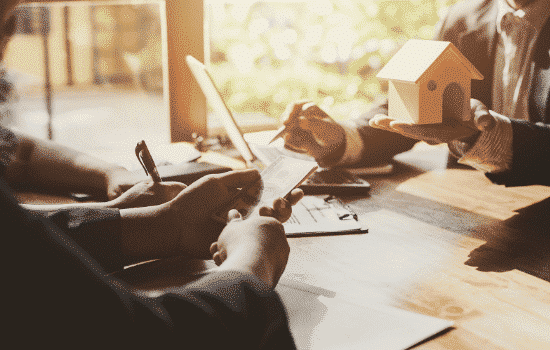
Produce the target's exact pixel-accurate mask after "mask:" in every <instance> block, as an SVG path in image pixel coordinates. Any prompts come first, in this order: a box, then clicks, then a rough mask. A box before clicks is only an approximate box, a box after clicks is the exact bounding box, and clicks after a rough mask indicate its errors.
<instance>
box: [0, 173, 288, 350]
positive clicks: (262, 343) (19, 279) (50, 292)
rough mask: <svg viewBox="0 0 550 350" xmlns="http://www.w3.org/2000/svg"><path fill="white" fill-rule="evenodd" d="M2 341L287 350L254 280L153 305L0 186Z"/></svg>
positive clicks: (284, 334)
mask: <svg viewBox="0 0 550 350" xmlns="http://www.w3.org/2000/svg"><path fill="white" fill-rule="evenodd" d="M0 219H1V220H2V222H3V230H2V233H3V235H2V238H3V245H2V247H3V254H2V257H3V260H4V261H3V264H2V266H3V267H4V269H3V270H4V271H3V280H2V282H3V287H4V288H2V297H3V300H4V305H3V309H2V315H3V317H4V319H5V320H7V322H5V323H4V324H5V325H4V326H3V331H4V332H3V334H4V339H5V340H4V341H5V342H6V343H10V344H17V347H18V348H35V347H44V346H48V345H51V346H54V347H56V348H61V349H65V348H81V347H85V348H109V349H111V348H112V349H114V348H137V349H141V348H153V347H154V348H166V347H175V346H178V347H182V348H190V349H191V348H192V349H213V348H214V347H216V349H220V348H222V347H225V348H227V347H229V348H240V349H241V348H242V349H262V348H264V349H269V348H272V349H285V348H294V343H293V340H292V336H291V335H290V331H289V329H288V325H287V321H286V316H285V311H284V307H283V305H282V303H281V301H280V299H279V298H278V296H277V294H276V293H275V292H273V291H264V288H262V284H261V282H260V281H258V280H257V279H255V277H254V276H248V275H244V274H239V273H236V272H235V273H232V272H223V273H222V272H218V273H215V274H211V275H205V276H203V277H202V278H201V279H199V281H197V282H195V283H193V284H190V285H188V286H185V287H182V288H180V289H178V290H173V291H170V292H167V293H164V294H162V295H149V294H145V293H140V292H138V291H135V290H133V289H132V288H131V287H130V286H128V285H127V284H126V283H124V282H123V281H121V280H119V279H117V278H116V277H114V276H113V275H109V274H107V273H106V271H105V270H104V269H103V268H102V267H101V265H100V264H98V262H97V260H96V259H95V258H94V257H93V256H92V255H91V254H88V253H87V252H86V251H85V250H84V249H82V247H81V246H80V245H79V244H78V243H77V242H76V240H75V239H73V238H72V237H70V235H68V234H67V233H66V232H65V231H64V230H63V229H61V228H60V227H58V226H57V225H55V224H54V223H53V222H51V221H50V220H49V219H47V218H44V217H41V216H36V215H30V214H29V212H27V211H26V210H24V209H23V208H21V207H20V206H19V205H18V204H17V202H16V200H15V199H14V197H13V196H12V194H11V192H10V189H9V188H8V186H7V185H6V184H5V182H4V181H3V180H2V179H0Z"/></svg>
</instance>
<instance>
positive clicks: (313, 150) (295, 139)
mask: <svg viewBox="0 0 550 350" xmlns="http://www.w3.org/2000/svg"><path fill="white" fill-rule="evenodd" d="M284 139H285V148H287V149H290V150H298V151H299V152H300V153H308V154H310V155H312V156H313V157H317V155H320V154H322V153H323V150H324V148H323V147H322V146H321V145H319V144H318V143H317V141H316V140H315V138H314V137H313V135H312V132H311V131H310V130H307V129H301V128H294V129H292V131H291V132H289V133H287V134H286V135H285V136H284Z"/></svg>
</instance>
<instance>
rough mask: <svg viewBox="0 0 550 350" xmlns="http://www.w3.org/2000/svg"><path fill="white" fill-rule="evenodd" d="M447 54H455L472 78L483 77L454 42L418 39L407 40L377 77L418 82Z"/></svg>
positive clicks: (478, 78) (479, 78)
mask: <svg viewBox="0 0 550 350" xmlns="http://www.w3.org/2000/svg"><path fill="white" fill-rule="evenodd" d="M447 54H451V55H455V56H456V57H457V58H458V61H459V62H461V63H462V65H463V66H464V68H465V69H466V71H467V72H468V73H469V74H470V77H471V78H472V79H477V80H481V79H483V75H481V73H479V71H478V70H477V69H476V67H474V65H473V64H471V63H470V61H468V59H467V58H466V57H464V55H462V53H461V52H460V51H459V50H458V49H457V48H456V47H455V46H454V45H453V44H452V43H450V42H448V41H434V40H417V39H412V40H409V41H407V42H406V43H405V45H403V47H402V48H401V49H400V50H399V51H398V52H397V53H396V54H395V55H394V56H393V57H392V59H391V60H390V61H389V62H388V63H387V64H386V65H385V66H384V68H382V70H380V72H379V73H378V75H376V77H377V78H380V79H387V80H399V81H404V82H409V83H417V82H418V81H419V80H420V78H422V76H423V75H424V73H426V71H427V70H428V69H429V68H430V67H431V66H432V65H433V64H434V63H435V62H437V60H438V59H439V58H440V57H441V58H443V57H444V56H445V55H447Z"/></svg>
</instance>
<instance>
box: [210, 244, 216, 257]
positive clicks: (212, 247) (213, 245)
mask: <svg viewBox="0 0 550 350" xmlns="http://www.w3.org/2000/svg"><path fill="white" fill-rule="evenodd" d="M217 251H218V242H214V243H212V244H211V245H210V255H212V256H213V255H214V254H216V252H217Z"/></svg>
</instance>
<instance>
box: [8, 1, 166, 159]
mask: <svg viewBox="0 0 550 350" xmlns="http://www.w3.org/2000/svg"><path fill="white" fill-rule="evenodd" d="M16 15H17V26H16V32H15V35H14V36H13V38H12V40H11V42H10V44H9V47H8V49H7V51H6V55H5V59H4V65H5V67H6V69H7V71H8V79H10V80H11V81H13V83H14V86H16V87H17V90H16V91H17V94H16V99H18V101H19V102H14V101H13V100H12V103H11V107H10V111H9V112H10V113H11V116H10V120H9V121H10V123H11V124H12V125H11V126H12V127H14V128H16V129H20V130H21V131H24V132H27V133H30V134H32V135H34V136H37V137H44V138H45V137H48V136H49V133H50V132H51V138H52V139H53V140H55V141H57V142H60V143H62V144H65V145H68V146H71V147H73V148H76V149H79V150H82V151H86V152H91V153H94V152H95V151H98V152H105V150H120V151H122V150H123V152H126V153H127V154H128V157H129V158H130V159H132V163H135V159H133V158H135V155H134V153H133V148H134V147H135V144H136V142H137V141H139V140H141V139H145V140H147V142H148V144H150V145H155V144H164V143H169V142H170V119H169V114H168V99H167V98H168V97H167V94H165V92H166V91H167V90H168V89H167V83H168V80H167V78H168V76H167V71H166V69H164V67H166V65H167V64H166V61H167V56H166V49H167V48H166V38H165V35H164V33H166V29H165V28H166V24H165V18H166V16H165V8H164V2H161V1H140V2H135V1H133V2H125V3H124V2H72V3H67V4H56V3H34V4H24V5H22V6H20V7H19V8H18V9H17V10H16ZM21 57H24V59H21ZM46 62H48V64H46ZM48 85H49V88H47V87H45V86H48ZM165 95H166V96H165ZM50 100H51V102H49V101H50ZM49 109H51V113H49ZM133 165H135V164H133Z"/></svg>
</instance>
